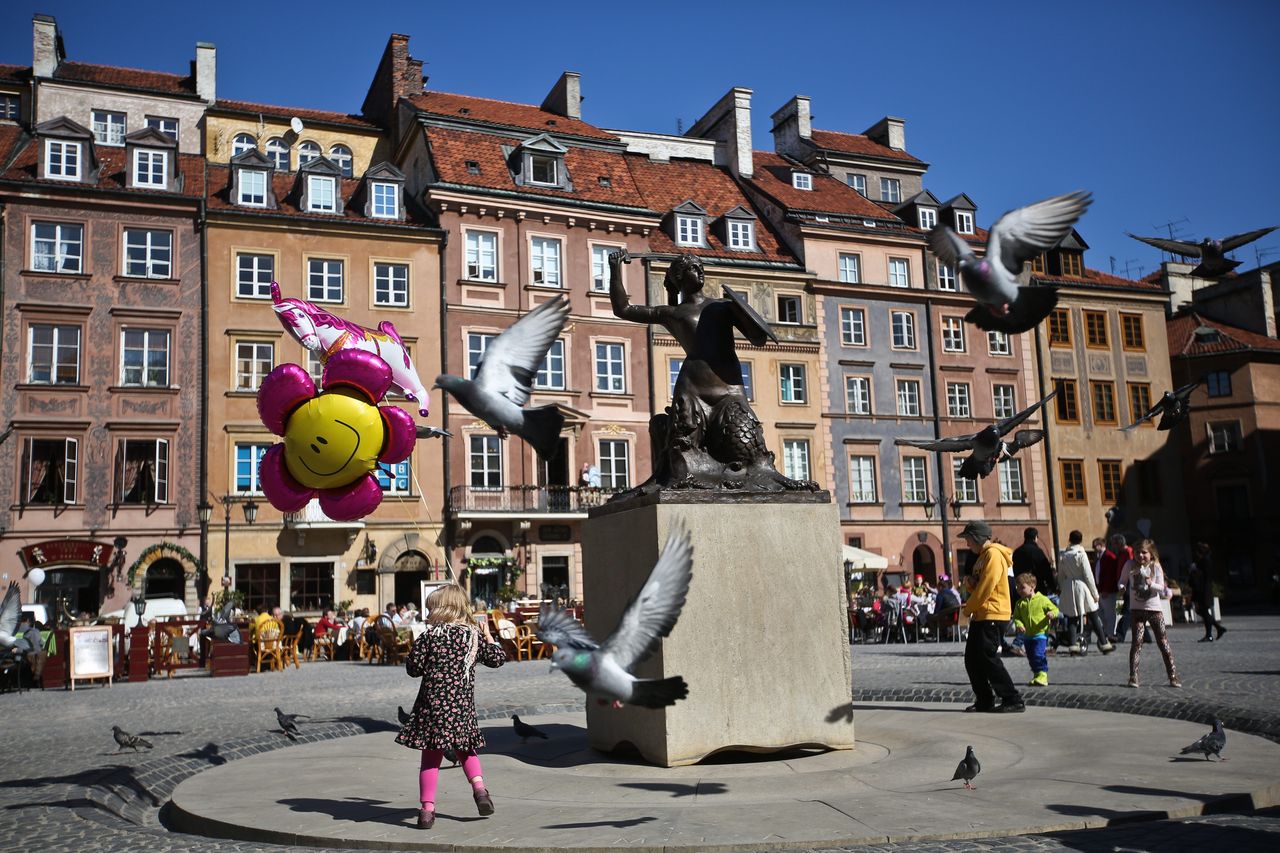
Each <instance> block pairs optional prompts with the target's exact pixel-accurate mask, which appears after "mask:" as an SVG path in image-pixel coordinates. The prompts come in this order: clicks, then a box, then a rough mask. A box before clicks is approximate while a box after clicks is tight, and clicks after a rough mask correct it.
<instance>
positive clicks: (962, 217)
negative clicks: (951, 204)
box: [956, 210, 973, 234]
mask: <svg viewBox="0 0 1280 853" xmlns="http://www.w3.org/2000/svg"><path fill="white" fill-rule="evenodd" d="M956 231H957V232H959V233H960V234H972V233H973V214H972V213H971V212H969V211H967V210H957V211H956Z"/></svg>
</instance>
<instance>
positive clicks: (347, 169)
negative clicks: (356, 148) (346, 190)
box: [329, 145, 355, 178]
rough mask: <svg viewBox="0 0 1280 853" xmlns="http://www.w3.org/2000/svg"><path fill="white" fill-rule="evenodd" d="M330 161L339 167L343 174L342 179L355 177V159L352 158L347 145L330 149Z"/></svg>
mask: <svg viewBox="0 0 1280 853" xmlns="http://www.w3.org/2000/svg"><path fill="white" fill-rule="evenodd" d="M329 159H330V160H332V161H333V165H335V166H337V167H338V169H339V171H341V172H342V177H344V178H350V177H352V176H353V175H355V172H354V171H353V165H352V164H353V163H354V162H355V158H353V157H352V156H351V149H350V148H348V147H347V146H345V145H334V146H331V147H330V148H329Z"/></svg>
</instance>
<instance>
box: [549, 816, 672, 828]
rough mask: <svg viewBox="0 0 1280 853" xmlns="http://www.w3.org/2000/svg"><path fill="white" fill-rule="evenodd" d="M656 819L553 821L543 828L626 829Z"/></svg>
mask: <svg viewBox="0 0 1280 853" xmlns="http://www.w3.org/2000/svg"><path fill="white" fill-rule="evenodd" d="M655 820H657V818H656V817H633V818H630V819H629V820H596V821H591V822H589V823H553V824H551V825H549V826H544V827H542V828H543V829H596V828H598V827H604V826H608V827H611V828H613V829H626V828H628V827H632V826H639V825H640V824H642V823H650V822H651V821H655Z"/></svg>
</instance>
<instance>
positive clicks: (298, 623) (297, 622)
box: [281, 610, 314, 654]
mask: <svg viewBox="0 0 1280 853" xmlns="http://www.w3.org/2000/svg"><path fill="white" fill-rule="evenodd" d="M281 624H282V625H283V626H284V635H285V636H286V637H292V636H293V635H294V634H297V633H298V629H302V633H301V634H300V635H299V637H298V653H299V654H306V653H307V652H308V651H310V650H311V643H312V641H313V640H314V637H313V635H312V633H311V623H310V622H308V621H307V620H306V617H304V616H294V615H293V611H292V610H291V611H289V612H288V613H286V614H285V616H284V619H283V620H281Z"/></svg>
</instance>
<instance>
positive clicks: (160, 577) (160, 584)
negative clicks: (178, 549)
mask: <svg viewBox="0 0 1280 853" xmlns="http://www.w3.org/2000/svg"><path fill="white" fill-rule="evenodd" d="M185 593H186V579H185V578H184V577H183V576H182V564H181V563H179V562H178V561H177V560H175V559H173V558H172V557H162V558H160V559H159V560H156V561H155V562H154V563H152V564H151V565H150V566H147V574H146V576H145V577H144V578H143V581H142V595H143V597H144V598H177V599H179V600H181V599H182V598H184V597H185Z"/></svg>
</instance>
